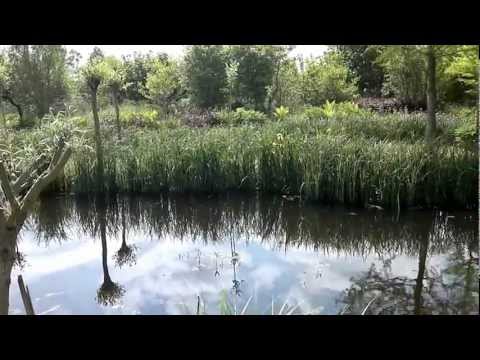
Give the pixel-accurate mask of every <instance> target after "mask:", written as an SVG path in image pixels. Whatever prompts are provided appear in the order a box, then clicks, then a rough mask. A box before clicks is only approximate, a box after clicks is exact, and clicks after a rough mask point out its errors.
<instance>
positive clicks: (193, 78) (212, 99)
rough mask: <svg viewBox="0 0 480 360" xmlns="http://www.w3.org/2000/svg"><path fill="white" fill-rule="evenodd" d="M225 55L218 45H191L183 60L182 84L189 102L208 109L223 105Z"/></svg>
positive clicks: (225, 84) (225, 78)
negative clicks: (189, 98) (188, 96)
mask: <svg viewBox="0 0 480 360" xmlns="http://www.w3.org/2000/svg"><path fill="white" fill-rule="evenodd" d="M225 64H226V53H225V51H224V48H223V46H220V45H193V46H191V47H188V48H187V51H186V54H185V58H184V74H185V78H184V82H185V85H186V88H187V91H188V93H189V95H190V96H191V101H192V103H194V104H195V105H197V106H199V107H201V108H204V109H208V108H213V107H216V106H223V105H225V100H226V99H225V88H226V86H227V74H226V69H225Z"/></svg>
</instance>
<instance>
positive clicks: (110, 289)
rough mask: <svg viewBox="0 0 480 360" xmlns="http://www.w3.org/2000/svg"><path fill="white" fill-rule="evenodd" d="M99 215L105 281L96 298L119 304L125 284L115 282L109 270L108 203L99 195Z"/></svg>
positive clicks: (101, 301)
mask: <svg viewBox="0 0 480 360" xmlns="http://www.w3.org/2000/svg"><path fill="white" fill-rule="evenodd" d="M96 201H97V204H98V206H97V215H98V224H99V225H100V238H101V242H102V268H103V283H102V285H101V286H100V288H99V289H98V290H97V297H96V300H97V302H98V303H99V304H101V305H104V306H108V305H110V306H112V305H115V304H117V303H118V302H119V301H120V299H121V298H122V296H123V295H124V294H125V289H124V287H123V286H121V285H119V284H117V283H115V282H113V281H112V279H111V278H110V273H109V271H108V254H107V253H108V248H107V230H106V228H107V226H106V204H105V198H104V197H103V196H99V197H98V198H97V199H96Z"/></svg>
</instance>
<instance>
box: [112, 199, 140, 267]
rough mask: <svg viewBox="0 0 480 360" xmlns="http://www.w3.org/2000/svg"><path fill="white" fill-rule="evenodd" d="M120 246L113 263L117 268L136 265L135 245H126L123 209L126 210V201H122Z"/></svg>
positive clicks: (125, 225)
mask: <svg viewBox="0 0 480 360" xmlns="http://www.w3.org/2000/svg"><path fill="white" fill-rule="evenodd" d="M121 206H122V214H121V215H122V245H121V246H120V249H118V251H117V253H116V254H115V257H114V258H115V263H116V265H117V266H118V267H122V266H124V265H126V264H128V265H130V266H132V265H133V264H135V263H136V261H137V257H136V251H137V247H136V246H135V245H128V244H127V234H126V229H127V224H126V218H125V208H126V201H125V200H124V201H122V205H121Z"/></svg>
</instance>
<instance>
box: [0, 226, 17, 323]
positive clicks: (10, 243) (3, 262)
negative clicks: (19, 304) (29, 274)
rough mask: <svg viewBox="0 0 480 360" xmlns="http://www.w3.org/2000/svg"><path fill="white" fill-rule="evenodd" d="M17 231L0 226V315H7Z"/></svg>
mask: <svg viewBox="0 0 480 360" xmlns="http://www.w3.org/2000/svg"><path fill="white" fill-rule="evenodd" d="M16 240H17V231H16V230H15V229H14V230H11V229H10V230H8V229H7V228H6V226H5V224H0V315H8V308H9V298H10V276H11V273H12V268H13V263H14V259H15V244H16Z"/></svg>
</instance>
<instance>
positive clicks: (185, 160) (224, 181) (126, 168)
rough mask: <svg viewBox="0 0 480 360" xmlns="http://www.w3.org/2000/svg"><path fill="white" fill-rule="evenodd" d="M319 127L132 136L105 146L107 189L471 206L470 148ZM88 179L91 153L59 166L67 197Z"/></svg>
mask: <svg viewBox="0 0 480 360" xmlns="http://www.w3.org/2000/svg"><path fill="white" fill-rule="evenodd" d="M324 126H326V125H319V124H314V125H313V126H306V125H305V123H304V122H302V121H296V122H293V121H290V122H285V123H281V124H279V123H274V122H271V123H267V124H265V125H263V126H240V127H218V128H205V129H192V128H187V127H178V128H173V129H172V128H164V129H160V130H156V131H151V130H135V131H130V132H128V133H126V134H125V140H124V141H123V143H122V142H121V143H118V142H115V141H113V140H112V141H110V140H109V139H108V138H107V139H106V141H105V155H106V159H105V163H106V171H105V175H106V180H105V182H106V184H105V186H106V191H107V192H109V193H158V192H163V191H174V192H208V193H219V192H224V191H228V190H244V191H250V192H253V191H262V192H270V193H278V194H290V195H300V196H301V197H302V198H303V199H305V200H311V201H321V202H323V203H342V204H353V205H359V206H364V205H366V204H367V203H374V204H378V205H381V206H384V207H387V208H395V209H396V208H403V207H406V206H414V205H415V206H417V205H422V206H427V207H431V206H456V207H463V208H471V207H474V206H475V204H476V201H477V198H476V194H477V191H478V190H477V188H478V182H477V181H476V180H477V177H478V161H477V153H476V152H475V151H471V150H470V149H467V148H465V147H462V146H459V145H457V144H454V143H448V142H447V141H445V138H444V139H443V140H444V142H443V143H441V144H438V146H434V147H431V146H429V145H427V144H426V143H425V142H424V141H423V140H420V139H417V140H416V139H415V136H412V137H410V138H408V140H406V141H402V140H395V139H389V138H388V136H385V137H383V138H382V137H381V136H380V135H379V134H381V131H379V132H377V133H376V136H377V138H375V137H369V136H367V135H365V134H359V133H356V132H355V131H354V130H350V131H347V130H345V131H344V132H343V134H341V133H340V132H338V133H335V131H328V129H327V130H325V127H324ZM335 126H337V127H338V126H340V125H338V123H337V124H336V125H335ZM408 126H413V125H408ZM393 130H395V128H394V129H393ZM362 131H365V129H364V130H362ZM396 131H399V132H400V130H396ZM402 131H407V130H405V129H404V130H402ZM417 132H418V134H420V133H421V130H418V131H417ZM413 133H415V132H413ZM353 134H356V135H353ZM398 136H399V137H401V136H400V135H398ZM94 175H95V154H94V153H92V152H77V153H76V154H75V156H74V157H73V159H72V161H71V162H70V163H69V164H68V166H67V168H66V169H65V183H66V184H67V186H68V187H69V189H70V190H72V191H73V192H75V193H90V192H92V191H93V190H94V189H95V176H94Z"/></svg>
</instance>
